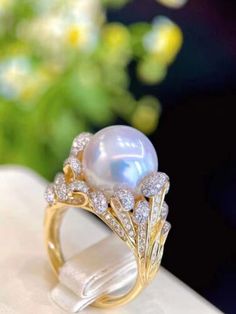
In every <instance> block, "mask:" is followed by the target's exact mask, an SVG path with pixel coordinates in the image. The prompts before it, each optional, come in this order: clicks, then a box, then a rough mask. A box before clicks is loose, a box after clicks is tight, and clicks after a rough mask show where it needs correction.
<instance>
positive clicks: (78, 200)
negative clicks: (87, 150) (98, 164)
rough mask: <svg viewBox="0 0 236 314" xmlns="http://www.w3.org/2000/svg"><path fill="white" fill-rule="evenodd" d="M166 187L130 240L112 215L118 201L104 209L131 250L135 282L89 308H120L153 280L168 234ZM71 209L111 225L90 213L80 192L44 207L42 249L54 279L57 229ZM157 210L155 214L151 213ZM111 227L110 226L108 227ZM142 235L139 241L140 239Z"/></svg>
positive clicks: (58, 258) (59, 252)
mask: <svg viewBox="0 0 236 314" xmlns="http://www.w3.org/2000/svg"><path fill="white" fill-rule="evenodd" d="M167 189H168V186H167V184H166V185H165V186H163V189H162V191H161V193H160V194H159V196H158V200H159V203H158V205H159V206H158V208H157V207H156V205H157V204H156V201H157V199H156V197H152V198H150V200H149V202H150V205H151V212H150V215H149V219H148V221H147V223H146V224H143V225H141V226H138V227H136V228H135V233H136V236H135V237H134V238H133V237H130V236H129V234H127V233H126V232H125V230H124V229H123V225H122V223H121V222H120V221H119V220H118V218H117V216H116V215H115V213H116V212H117V210H118V208H119V206H121V204H120V203H119V201H118V200H116V199H113V200H112V201H111V207H110V208H108V212H109V213H110V215H112V216H113V217H114V219H115V218H116V222H117V223H118V225H117V226H119V227H120V228H122V229H120V230H124V234H123V233H120V230H118V229H117V228H115V227H114V229H113V228H112V229H113V231H114V232H115V233H117V234H118V236H120V237H121V238H122V240H123V241H124V242H125V243H126V244H127V245H128V246H129V247H130V249H131V250H132V251H133V253H134V255H135V257H136V262H137V279H136V282H135V285H134V286H133V288H132V289H131V290H130V291H129V292H128V293H127V294H125V295H123V296H119V297H117V296H112V295H104V296H102V297H101V298H99V299H97V300H96V301H95V302H94V303H93V305H94V306H96V307H102V308H111V307H114V306H118V305H123V304H125V303H128V302H129V301H131V300H132V299H134V298H135V297H136V296H137V295H138V294H139V293H140V292H141V291H142V289H143V288H144V287H145V286H146V285H147V284H148V283H149V282H150V281H151V280H152V279H153V278H154V277H155V275H156V273H157V271H158V269H159V266H160V262H161V258H162V254H163V248H164V243H165V240H166V238H167V234H168V231H169V227H170V225H169V223H167V222H165V219H166V214H164V215H163V213H162V210H161V209H162V208H163V202H164V196H165V194H166V192H167ZM71 207H78V208H82V209H85V210H87V211H89V212H93V213H95V214H96V215H97V216H98V217H99V218H100V219H102V220H103V221H104V222H105V223H106V224H107V225H108V226H109V227H110V228H111V224H110V223H108V221H107V220H106V217H107V214H98V213H96V211H94V208H93V206H92V205H91V202H90V199H89V197H88V196H87V195H86V194H84V193H81V192H79V193H78V192H76V193H74V197H73V202H72V203H71V204H69V203H68V201H67V202H56V203H54V204H53V205H52V206H48V207H47V209H46V213H45V225H44V226H45V241H46V248H47V252H48V256H49V260H50V264H51V267H52V269H53V270H54V272H55V274H56V275H57V276H58V274H59V271H60V268H61V267H62V266H63V264H64V258H63V253H62V250H61V244H60V226H61V222H62V219H63V216H64V214H65V213H66V211H67V210H68V209H69V208H71ZM154 208H155V210H158V212H156V211H155V213H154ZM154 214H155V215H156V214H157V215H158V217H157V218H156V222H155V225H154V226H153V225H152V224H153V223H152V221H153V215H154ZM112 225H114V224H112ZM121 235H122V236H121ZM141 235H142V238H141ZM140 241H144V242H145V243H144V246H143V247H144V250H143V249H142V250H141V245H140Z"/></svg>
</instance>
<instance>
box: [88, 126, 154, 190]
mask: <svg viewBox="0 0 236 314" xmlns="http://www.w3.org/2000/svg"><path fill="white" fill-rule="evenodd" d="M157 168H158V160H157V154H156V151H155V149H154V147H153V145H152V143H151V142H150V141H149V139H148V138H147V137H146V136H145V135H144V134H143V133H141V132H140V131H138V130H136V129H134V128H131V127H128V126H121V125H116V126H111V127H107V128H104V129H102V130H101V131H99V132H98V133H96V134H95V135H94V136H93V137H92V139H91V140H90V142H89V143H88V145H87V146H86V148H85V150H84V156H83V170H84V174H85V177H86V180H87V182H88V183H89V184H90V185H91V186H92V187H94V188H97V189H101V190H105V191H106V192H107V193H108V194H109V193H112V192H113V189H114V187H115V186H117V185H125V186H127V187H129V188H131V189H133V190H135V189H136V187H137V185H138V183H139V182H140V181H141V180H142V179H143V178H144V177H145V176H146V175H147V174H149V173H151V172H153V171H157V170H158V169H157Z"/></svg>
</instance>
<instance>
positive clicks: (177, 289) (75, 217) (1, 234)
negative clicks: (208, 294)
mask: <svg viewBox="0 0 236 314" xmlns="http://www.w3.org/2000/svg"><path fill="white" fill-rule="evenodd" d="M45 186H46V181H45V180H44V179H42V178H41V177H39V176H38V175H36V174H35V173H33V172H32V171H30V170H28V169H25V168H19V167H14V166H9V167H7V166H5V167H4V166H3V167H0V248H1V257H0V313H3V314H7V313H11V314H14V313H18V314H19V313H20V314H56V313H57V314H59V313H65V312H64V311H62V310H61V309H59V308H58V307H57V306H56V305H55V304H54V303H53V302H52V301H51V297H50V294H51V291H52V290H53V289H54V290H53V291H55V287H56V289H57V288H58V287H60V286H58V282H57V279H56V278H55V276H54V275H53V273H52V271H51V269H50V266H49V264H48V259H47V256H46V251H45V247H44V240H43V216H44V208H45V206H46V203H45V201H44V199H43V193H44V189H45ZM62 233H63V234H62V238H63V248H64V252H65V255H66V257H70V258H72V257H73V256H75V255H77V256H78V257H79V256H81V255H80V254H79V255H78V252H82V251H83V250H84V249H86V248H88V247H89V246H90V245H92V244H95V243H96V242H98V241H100V240H103V239H105V238H106V237H107V236H108V235H109V234H110V233H109V231H108V230H107V229H106V228H105V227H104V226H103V225H102V223H99V221H98V220H95V218H93V216H92V215H91V214H87V213H86V212H84V211H82V210H81V211H80V210H76V211H75V210H74V211H72V212H71V213H69V214H68V215H67V216H66V217H65V223H64V227H63V230H62ZM104 241H106V240H104ZM166 249H167V250H168V240H167V245H166ZM73 259H74V257H73ZM83 313H87V314H92V313H95V314H103V313H104V314H106V313H107V314H108V313H109V314H118V313H119V314H141V313H142V314H143V313H144V314H214V313H215V314H216V313H221V312H220V311H219V310H218V309H216V308H215V307H214V306H213V305H211V304H210V303H208V302H207V301H206V300H204V299H203V298H202V297H201V296H199V295H198V294H197V293H196V292H194V291H193V290H192V289H190V288H189V287H187V286H186V285H185V284H183V283H182V282H181V281H180V280H178V279H177V278H176V277H174V276H173V275H172V274H170V273H169V272H168V271H166V270H165V269H164V268H161V269H160V271H159V273H158V275H157V277H156V279H155V280H154V281H153V282H152V283H151V284H150V286H149V287H147V288H146V289H145V290H144V291H143V293H142V294H141V295H140V296H139V297H138V298H137V299H135V300H134V301H133V302H131V303H129V304H128V305H126V306H123V307H120V308H116V309H114V310H100V309H96V308H93V307H88V308H86V309H85V310H84V312H83Z"/></svg>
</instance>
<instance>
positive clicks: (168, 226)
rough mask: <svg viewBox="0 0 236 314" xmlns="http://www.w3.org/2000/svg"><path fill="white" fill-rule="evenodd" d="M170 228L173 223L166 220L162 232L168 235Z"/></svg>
mask: <svg viewBox="0 0 236 314" xmlns="http://www.w3.org/2000/svg"><path fill="white" fill-rule="evenodd" d="M170 228H171V224H170V223H169V222H168V221H166V222H165V223H164V226H163V227H162V229H161V234H162V235H167V234H168V232H169V231H170Z"/></svg>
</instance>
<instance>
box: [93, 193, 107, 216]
mask: <svg viewBox="0 0 236 314" xmlns="http://www.w3.org/2000/svg"><path fill="white" fill-rule="evenodd" d="M90 198H91V201H92V205H93V207H94V208H95V211H96V212H98V213H100V214H101V213H104V212H105V211H106V210H107V207H108V204H107V200H106V197H105V195H104V194H103V193H102V192H101V191H95V192H91V193H90Z"/></svg>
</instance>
